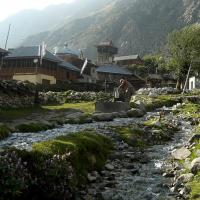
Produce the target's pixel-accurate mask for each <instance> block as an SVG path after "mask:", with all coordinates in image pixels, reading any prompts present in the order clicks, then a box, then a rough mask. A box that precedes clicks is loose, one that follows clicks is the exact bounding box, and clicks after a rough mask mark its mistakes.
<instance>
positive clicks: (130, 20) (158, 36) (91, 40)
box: [23, 0, 200, 58]
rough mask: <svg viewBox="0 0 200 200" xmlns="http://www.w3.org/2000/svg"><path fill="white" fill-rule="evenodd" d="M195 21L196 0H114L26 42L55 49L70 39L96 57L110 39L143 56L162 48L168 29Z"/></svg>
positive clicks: (199, 10) (199, 7)
mask: <svg viewBox="0 0 200 200" xmlns="http://www.w3.org/2000/svg"><path fill="white" fill-rule="evenodd" d="M195 22H200V2H199V1H197V0H168V1H164V0H115V1H112V2H111V3H108V4H107V5H106V6H105V7H104V8H103V9H99V10H97V11H96V12H93V14H90V15H88V16H87V17H82V18H78V19H76V20H73V21H70V22H67V23H65V25H63V26H62V27H61V28H58V29H57V30H54V31H49V32H46V33H41V34H40V35H35V36H31V37H29V38H27V40H25V41H24V43H23V44H36V43H41V42H42V41H45V42H46V43H47V44H48V46H49V47H50V48H53V47H55V46H61V45H63V44H64V42H65V41H67V42H68V43H69V44H70V46H71V47H75V48H84V49H85V48H86V50H85V54H86V55H87V56H89V57H90V58H95V57H96V55H95V50H94V46H95V45H96V44H98V42H99V41H101V40H104V39H106V38H109V39H112V40H113V41H114V43H115V44H116V45H117V46H118V47H120V54H141V55H144V54H147V53H152V52H154V51H158V50H159V49H160V48H162V46H163V45H164V43H165V41H166V36H167V35H168V33H169V32H171V31H173V30H174V29H179V28H181V27H183V26H185V25H188V24H192V23H195Z"/></svg>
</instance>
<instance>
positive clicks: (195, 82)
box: [189, 76, 200, 90]
mask: <svg viewBox="0 0 200 200" xmlns="http://www.w3.org/2000/svg"><path fill="white" fill-rule="evenodd" d="M193 89H200V78H197V77H195V76H193V77H190V79H189V90H193Z"/></svg>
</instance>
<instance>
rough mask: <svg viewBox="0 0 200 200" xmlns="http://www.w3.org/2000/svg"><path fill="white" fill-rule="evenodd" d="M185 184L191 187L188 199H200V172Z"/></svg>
mask: <svg viewBox="0 0 200 200" xmlns="http://www.w3.org/2000/svg"><path fill="white" fill-rule="evenodd" d="M187 185H188V186H189V187H190V188H191V193H190V199H191V200H200V173H199V174H198V175H196V176H195V178H194V180H193V181H191V182H189V183H188V184H187Z"/></svg>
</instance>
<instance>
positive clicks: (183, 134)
mask: <svg viewBox="0 0 200 200" xmlns="http://www.w3.org/2000/svg"><path fill="white" fill-rule="evenodd" d="M156 114H158V113H148V114H147V115H146V116H145V117H144V118H141V119H134V118H132V119H127V118H126V119H115V120H114V121H112V122H96V123H91V124H83V125H70V124H66V125H64V126H62V127H60V128H57V129H53V130H47V131H41V132H39V133H13V134H12V135H11V136H10V137H8V138H7V139H5V140H2V141H0V147H1V148H2V147H7V146H9V147H10V146H14V147H17V148H20V149H28V150H29V149H31V145H32V144H33V143H35V142H39V141H45V140H48V139H51V138H54V137H57V136H60V135H63V134H67V133H71V132H78V131H80V130H84V129H86V128H87V129H88V128H90V129H95V130H96V131H97V132H99V133H102V134H105V135H108V136H110V137H112V133H110V131H108V130H107V128H106V127H108V126H122V125H128V124H133V123H141V121H143V120H145V119H146V118H148V117H149V116H155V115H156ZM166 117H167V118H169V119H170V120H172V119H173V120H172V121H173V122H174V123H175V124H177V125H178V126H179V127H180V128H181V129H180V131H179V132H177V133H176V134H175V135H174V137H173V139H172V140H171V141H170V142H168V143H165V144H162V145H154V146H152V147H150V148H148V149H146V150H144V152H142V153H141V152H140V154H139V155H140V157H142V158H141V159H140V160H139V161H137V160H136V161H135V160H134V159H131V157H133V156H134V155H135V154H136V152H135V150H134V149H133V148H131V147H127V148H123V150H120V145H121V144H117V145H119V148H118V149H117V151H118V153H123V154H124V155H125V154H126V156H125V157H129V158H128V159H127V160H126V159H120V158H116V159H115V160H112V161H111V162H112V163H111V164H112V165H113V166H114V167H115V168H114V169H113V170H112V171H111V172H110V173H111V174H112V175H113V176H114V178H113V180H114V186H106V184H105V182H106V181H107V177H105V178H101V181H100V182H98V183H94V184H91V185H88V187H87V188H86V190H87V191H90V194H91V196H92V198H93V199H100V198H98V197H97V196H98V195H97V193H99V192H100V193H101V199H102V198H103V199H104V200H145V199H146V200H151V199H155V200H156V199H158V200H162V199H170V200H172V199H176V198H175V197H174V194H173V193H172V192H170V188H169V185H170V183H171V179H169V178H166V177H163V175H162V174H163V168H165V167H166V166H167V165H169V163H168V162H167V160H168V158H170V155H171V151H172V150H174V149H175V148H178V147H180V146H183V145H184V144H185V143H186V142H187V140H188V138H189V136H190V133H191V130H192V126H191V125H190V123H189V122H185V121H183V120H182V119H179V118H173V116H172V115H170V114H169V115H168V116H166ZM109 134H110V135H109ZM116 142H117V141H116ZM127 155H129V156H127ZM125 162H127V163H128V164H129V165H130V164H132V167H130V166H129V167H127V163H126V164H125ZM102 185H103V187H100V186H102ZM85 199H86V198H85Z"/></svg>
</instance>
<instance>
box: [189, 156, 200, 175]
mask: <svg viewBox="0 0 200 200" xmlns="http://www.w3.org/2000/svg"><path fill="white" fill-rule="evenodd" d="M199 171H200V157H198V158H195V159H194V160H193V161H192V163H191V172H192V173H193V174H197V173H198V172H199Z"/></svg>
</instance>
